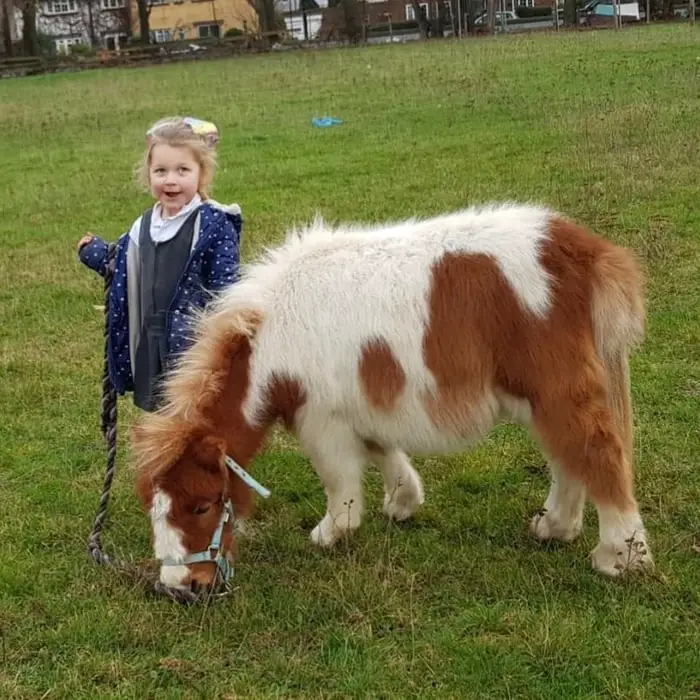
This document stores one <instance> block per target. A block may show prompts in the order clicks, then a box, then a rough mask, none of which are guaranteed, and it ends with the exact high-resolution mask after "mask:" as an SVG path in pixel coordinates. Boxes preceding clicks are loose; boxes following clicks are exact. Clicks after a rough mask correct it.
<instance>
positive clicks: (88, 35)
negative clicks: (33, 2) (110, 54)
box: [36, 0, 129, 53]
mask: <svg viewBox="0 0 700 700" xmlns="http://www.w3.org/2000/svg"><path fill="white" fill-rule="evenodd" d="M36 25H37V30H38V32H39V33H40V34H44V35H47V36H50V37H52V38H53V41H54V43H55V46H56V51H57V53H68V52H69V51H70V47H71V46H72V45H73V44H84V45H86V46H94V47H96V48H104V49H118V48H120V47H121V46H124V44H125V43H126V40H127V36H128V31H129V5H128V2H127V0H40V2H39V3H38V4H37V13H36Z"/></svg>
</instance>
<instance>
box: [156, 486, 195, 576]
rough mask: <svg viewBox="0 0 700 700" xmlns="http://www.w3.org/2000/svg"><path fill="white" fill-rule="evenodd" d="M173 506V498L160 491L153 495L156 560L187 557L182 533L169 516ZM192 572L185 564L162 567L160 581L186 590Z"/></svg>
mask: <svg viewBox="0 0 700 700" xmlns="http://www.w3.org/2000/svg"><path fill="white" fill-rule="evenodd" d="M171 506H172V498H170V496H169V495H168V494H167V493H164V492H163V491H161V490H160V489H156V490H155V492H154V493H153V503H152V504H151V522H152V523H153V550H154V553H155V556H156V559H166V558H169V559H174V560H176V561H178V560H182V559H184V558H185V557H186V556H187V550H186V549H185V547H184V545H183V544H182V533H181V532H180V531H179V530H178V529H177V528H174V527H173V526H172V525H171V524H170V521H169V520H168V516H169V515H170V508H171ZM189 575H190V571H189V569H188V568H187V566H185V565H184V564H183V565H181V566H179V565H178V566H161V569H160V580H161V582H162V583H164V584H165V585H166V586H170V587H171V588H184V587H186V586H187V584H188V583H189Z"/></svg>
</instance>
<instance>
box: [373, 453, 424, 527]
mask: <svg viewBox="0 0 700 700" xmlns="http://www.w3.org/2000/svg"><path fill="white" fill-rule="evenodd" d="M368 450H369V455H370V457H371V458H372V460H373V461H374V462H375V463H376V464H377V466H378V467H379V470H380V471H381V473H382V478H383V480H384V513H385V515H386V516H387V517H389V518H391V519H392V520H398V521H402V520H407V519H408V518H410V517H411V516H412V515H413V514H414V513H415V512H416V511H417V510H418V508H420V506H421V505H423V501H424V500H425V494H424V492H423V481H422V479H421V478H420V476H419V475H418V472H417V471H416V470H415V469H414V468H413V465H412V464H411V460H410V459H409V458H408V455H407V454H406V453H405V452H403V451H402V450H399V449H396V448H387V449H384V448H381V447H379V446H378V445H374V444H371V445H368Z"/></svg>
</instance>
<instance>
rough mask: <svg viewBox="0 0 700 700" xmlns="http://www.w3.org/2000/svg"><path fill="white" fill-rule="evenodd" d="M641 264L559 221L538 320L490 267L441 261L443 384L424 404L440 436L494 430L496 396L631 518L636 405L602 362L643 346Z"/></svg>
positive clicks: (437, 348) (431, 338)
mask: <svg viewBox="0 0 700 700" xmlns="http://www.w3.org/2000/svg"><path fill="white" fill-rule="evenodd" d="M633 260H634V258H633V256H632V255H631V253H630V252H629V251H627V250H625V249H622V248H619V247H617V246H614V245H613V244H612V243H609V242H608V241H605V240H603V239H600V238H597V237H595V236H593V235H592V234H590V233H589V232H588V231H587V230H586V229H584V228H583V227H581V226H577V225H575V224H572V223H570V222H568V221H566V220H564V219H560V218H553V219H552V220H551V222H550V227H549V236H548V239H547V240H545V241H544V243H543V244H542V247H541V250H540V263H541V265H542V267H543V268H544V270H545V271H546V272H547V273H548V274H549V276H550V278H551V298H550V302H551V306H550V309H549V311H548V313H547V315H546V317H545V318H539V317H537V316H535V315H533V314H531V313H529V312H527V311H526V310H524V309H523V307H522V305H521V303H520V301H519V299H518V297H517V294H516V292H515V291H514V290H513V289H512V288H511V286H510V285H509V284H508V281H507V279H506V278H505V277H504V275H503V274H502V273H501V271H500V270H499V268H498V266H497V264H496V262H495V261H494V260H492V259H491V258H490V257H488V256H486V255H480V254H477V255H469V254H452V255H446V256H444V257H443V258H442V259H441V260H440V262H438V263H436V264H435V266H434V267H433V270H432V277H433V279H432V289H431V296H430V323H429V326H428V328H427V329H426V331H425V335H424V342H423V352H424V358H425V363H426V366H427V367H428V369H429V370H430V371H431V373H432V374H433V376H434V377H435V381H436V384H437V391H436V393H435V394H434V395H431V396H429V397H427V398H426V408H427V410H428V412H429V414H430V416H431V418H432V420H433V422H434V423H435V425H436V426H438V427H439V428H440V429H441V430H444V431H446V432H456V433H457V434H459V433H460V432H462V433H467V434H473V433H474V432H478V431H479V428H480V427H481V424H482V422H483V426H484V427H490V420H491V418H492V417H493V413H494V411H495V409H496V407H497V406H496V401H495V398H494V397H495V396H497V395H499V394H502V393H505V394H507V395H509V396H512V397H515V398H517V399H523V400H526V401H527V402H528V403H529V405H530V407H531V409H532V421H533V425H534V428H535V431H536V433H537V434H538V436H539V438H540V440H541V442H542V443H543V446H544V448H545V451H546V452H547V453H548V454H549V455H550V456H551V457H552V458H553V459H556V460H557V461H558V462H559V463H560V464H561V466H562V467H563V468H564V469H566V470H567V471H568V472H569V473H570V474H571V475H572V476H573V477H574V478H576V479H578V480H580V481H581V482H583V483H584V484H585V485H586V487H587V489H588V492H589V494H590V496H591V497H592V498H593V500H594V501H595V502H596V503H598V504H600V505H613V506H615V507H617V508H619V509H620V510H623V511H624V510H627V509H628V508H630V507H632V506H633V505H634V496H633V493H632V472H631V459H630V458H628V454H627V449H626V443H627V436H626V434H625V430H624V428H623V426H622V424H621V423H622V418H620V416H622V414H624V413H625V410H626V409H625V408H624V406H628V405H629V394H628V389H625V388H622V387H621V382H620V380H619V379H615V375H614V373H613V368H612V366H611V364H610V363H609V362H607V360H606V358H605V354H606V352H604V351H605V349H606V348H608V350H607V354H612V355H613V356H615V357H617V358H624V362H625V363H626V361H627V356H628V354H629V352H630V349H631V343H632V340H633V339H637V338H638V337H639V332H638V331H639V320H640V309H642V308H643V300H642V297H641V291H640V286H639V275H638V274H637V273H634V272H633V271H634V270H635V269H636V267H635V264H634V262H633ZM612 261H615V263H614V265H613V263H612ZM606 275H612V277H611V278H606ZM603 280H605V281H604V283H603ZM621 301H622V302H624V303H622V304H621ZM600 309H605V313H602V312H601V311H600ZM618 374H619V372H618ZM613 387H617V389H616V391H617V392H618V394H619V396H620V397H621V398H620V400H618V401H617V404H619V405H620V406H623V408H615V401H616V400H615V399H614V397H613V394H612V392H613Z"/></svg>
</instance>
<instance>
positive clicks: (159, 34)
mask: <svg viewBox="0 0 700 700" xmlns="http://www.w3.org/2000/svg"><path fill="white" fill-rule="evenodd" d="M151 36H152V37H153V43H154V44H165V43H166V42H168V41H170V30H169V29H154V30H153V32H151Z"/></svg>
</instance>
